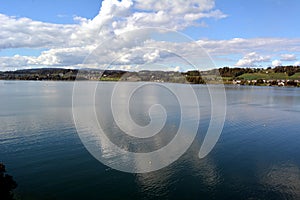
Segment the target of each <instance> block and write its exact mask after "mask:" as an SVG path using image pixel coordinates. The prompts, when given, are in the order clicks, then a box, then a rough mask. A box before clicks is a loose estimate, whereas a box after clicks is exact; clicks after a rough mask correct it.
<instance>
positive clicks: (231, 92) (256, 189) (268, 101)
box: [0, 81, 300, 200]
mask: <svg viewBox="0 0 300 200" xmlns="http://www.w3.org/2000/svg"><path fill="white" fill-rule="evenodd" d="M73 84H74V83H72V82H26V81H0V96H1V101H0V102H1V103H0V122H1V123H0V162H3V163H5V165H6V168H7V171H8V173H9V174H10V175H12V176H13V177H14V179H15V180H16V181H17V183H18V188H17V189H16V190H15V193H16V195H17V196H18V197H19V198H20V199H37V200H40V199H300V131H299V130H300V129H299V128H300V127H299V124H300V89H299V88H278V87H242V86H240V87H239V86H226V95H227V115H226V120H225V124H224V129H223V131H222V135H221V137H220V139H219V141H218V143H217V144H216V146H215V148H214V149H213V150H212V152H211V153H210V154H209V155H208V156H207V157H205V158H204V159H199V158H198V152H199V149H200V146H201V142H202V139H203V134H202V133H203V132H205V130H206V129H207V126H208V119H209V116H210V110H209V109H206V106H205V104H203V105H200V106H203V109H202V111H203V112H201V121H200V128H199V130H198V132H199V133H198V134H197V136H196V139H195V141H194V142H193V144H192V146H191V147H190V148H189V149H188V151H187V152H186V153H185V154H184V155H183V156H181V157H180V158H179V159H178V160H177V161H175V162H174V163H172V164H171V165H169V166H168V167H166V168H163V169H161V170H158V171H155V172H150V173H146V174H130V173H125V172H120V171H117V170H114V169H111V168H109V167H107V166H105V165H103V164H101V163H100V162H99V161H98V160H96V159H95V158H94V157H93V156H92V155H91V154H90V153H89V152H88V151H87V150H86V149H85V147H84V145H83V144H82V142H81V140H80V139H79V136H78V134H77V132H76V128H75V125H74V122H73V115H72V91H73ZM101 84H102V85H101V88H102V89H103V90H104V91H109V90H110V88H111V87H112V84H113V83H101ZM132 84H134V83H132ZM184 87H186V86H184V85H178V88H181V89H184ZM216 87H217V86H216ZM193 88H194V89H195V91H196V93H197V94H199V102H200V101H201V102H203V99H201V98H204V99H205V98H206V97H207V95H205V92H204V91H205V87H204V86H201V85H195V86H193ZM148 89H149V90H151V88H148ZM148 92H149V91H148ZM148 92H147V93H148ZM152 92H153V90H152ZM156 94H159V92H158V93H156ZM201 94H203V95H201ZM101 95H106V93H105V92H100V93H99V94H98V96H97V98H101ZM136 95H137V97H136V98H137V99H139V100H141V99H143V98H142V97H143V96H144V95H145V94H144V93H143V92H140V93H137V94H136ZM159 97H160V98H162V99H163V98H164V96H163V95H159ZM200 99H201V100H200ZM140 102H144V101H136V104H135V103H133V106H132V107H133V109H135V112H133V116H134V115H136V116H135V118H136V119H139V120H140V121H137V123H140V124H142V125H143V124H144V125H145V124H147V116H143V113H145V112H146V109H144V108H145V107H143V106H142V105H140V104H139V103H140ZM204 102H205V101H204ZM165 103H166V110H167V111H168V112H170V113H171V116H170V118H169V121H168V123H169V124H174V126H175V128H176V124H177V122H178V120H179V119H180V118H179V117H178V107H177V106H176V105H177V103H178V102H176V100H174V101H167V102H165ZM173 104H174V105H173ZM200 104H201V103H200ZM207 107H209V106H207ZM139 109H140V112H139ZM134 113H140V114H134ZM106 124H109V122H108V123H106ZM168 130H169V131H168ZM114 131H117V130H115V129H112V136H111V139H112V140H114V141H115V142H116V143H118V141H119V140H118V138H116V137H118V135H116V136H115V135H114V133H115V132H114ZM165 132H166V134H167V135H168V134H169V135H168V136H169V137H172V128H167V129H166V130H165ZM149 142H150V141H149ZM165 143H167V141H164V140H162V144H159V145H164V144H165ZM151 148H152V149H156V148H159V146H155V145H150V147H149V146H148V147H144V148H142V149H139V151H147V150H149V149H151Z"/></svg>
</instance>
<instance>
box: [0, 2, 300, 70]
mask: <svg viewBox="0 0 300 200" xmlns="http://www.w3.org/2000/svg"><path fill="white" fill-rule="evenodd" d="M225 17H227V15H226V14H224V13H223V12H222V11H220V10H218V9H216V8H215V1H214V0H173V1H157V0H147V1H144V0H122V1H118V0H104V1H102V5H101V9H100V11H99V13H98V14H97V15H96V16H95V17H94V18H93V19H87V18H83V17H79V16H76V17H74V20H75V21H76V23H75V24H53V23H45V22H40V21H34V20H32V19H29V18H17V17H14V16H7V15H4V14H0V22H1V23H0V51H1V50H4V51H5V50H6V49H16V50H18V49H19V48H35V49H46V50H44V51H42V52H41V54H40V55H39V56H22V55H15V56H12V57H9V56H5V57H4V56H3V57H0V70H8V69H18V68H35V67H69V68H71V67H72V68H74V67H87V66H84V65H83V64H82V63H83V62H84V60H85V58H86V57H87V56H89V55H90V53H91V52H93V51H95V49H96V51H97V55H98V57H97V58H94V59H90V60H89V61H90V63H86V64H88V67H90V66H94V67H104V66H105V65H107V64H109V63H111V62H112V61H113V62H114V63H115V64H116V65H120V67H123V68H124V69H137V66H139V65H143V64H147V63H151V62H162V63H163V62H164V61H169V62H172V61H174V63H172V64H173V65H172V66H178V63H176V62H175V61H176V58H175V57H174V55H172V54H171V53H169V52H176V53H178V54H179V55H182V56H185V57H188V58H192V59H193V61H195V62H196V63H197V60H201V59H202V58H203V57H208V54H209V55H211V56H212V58H213V59H215V60H222V59H223V60H232V58H231V56H232V55H234V56H235V57H236V56H237V55H238V56H240V55H241V54H242V55H244V57H243V58H241V59H240V60H238V61H237V62H236V66H241V67H256V66H259V65H260V64H261V63H264V62H270V61H271V59H272V60H274V59H276V60H280V61H296V59H297V58H296V55H295V54H294V53H290V52H300V45H299V44H300V39H285V38H250V39H246V38H233V39H229V40H198V41H190V40H186V41H176V40H175V41H174V40H173V41H172V40H169V39H172V37H168V36H167V37H164V38H163V39H162V38H155V36H156V37H157V35H155V34H157V33H153V32H151V31H150V29H148V27H161V28H162V30H161V32H159V34H160V36H163V34H164V32H166V29H171V30H173V31H182V30H184V29H185V28H187V27H191V26H201V25H203V23H205V22H204V20H205V19H207V18H213V19H221V18H225ZM143 28H144V29H143ZM133 30H138V31H133ZM153 35H154V37H153ZM99 45H100V46H101V48H97V47H98V46H99ZM282 51H286V52H287V54H281V52H282ZM257 52H259V53H260V54H261V55H259V54H258V53H257ZM269 52H272V55H269V54H270V53H269ZM207 53H208V54H207ZM274 56H276V57H275V58H274ZM202 64H203V65H207V66H206V67H213V66H212V64H211V63H208V64H207V63H202ZM129 65H133V67H129ZM177 69H180V70H181V68H176V70H177Z"/></svg>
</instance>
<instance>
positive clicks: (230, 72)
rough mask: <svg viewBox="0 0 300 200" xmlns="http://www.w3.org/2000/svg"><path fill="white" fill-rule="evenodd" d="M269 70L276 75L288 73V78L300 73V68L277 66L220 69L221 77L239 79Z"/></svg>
mask: <svg viewBox="0 0 300 200" xmlns="http://www.w3.org/2000/svg"><path fill="white" fill-rule="evenodd" d="M267 70H271V71H272V72H274V73H286V74H287V75H288V76H292V75H294V74H295V73H298V72H300V66H277V67H274V68H271V67H268V68H267V69H263V68H230V67H223V68H219V73H220V76H222V77H233V78H234V77H238V76H241V75H243V74H246V73H249V74H252V73H260V72H264V71H267Z"/></svg>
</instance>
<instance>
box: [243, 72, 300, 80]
mask: <svg viewBox="0 0 300 200" xmlns="http://www.w3.org/2000/svg"><path fill="white" fill-rule="evenodd" d="M294 76H295V77H294ZM294 76H291V77H289V76H288V75H287V74H285V73H268V74H267V73H251V74H250V73H247V74H243V75H241V76H239V78H241V79H245V80H258V79H265V80H271V79H273V80H278V79H280V80H281V79H283V80H285V79H298V77H299V73H298V75H296V74H295V75H294Z"/></svg>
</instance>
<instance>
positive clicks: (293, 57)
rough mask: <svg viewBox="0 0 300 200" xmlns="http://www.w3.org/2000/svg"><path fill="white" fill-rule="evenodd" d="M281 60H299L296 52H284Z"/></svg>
mask: <svg viewBox="0 0 300 200" xmlns="http://www.w3.org/2000/svg"><path fill="white" fill-rule="evenodd" d="M280 60H281V61H295V60H297V57H296V55H295V54H282V55H281V59H280Z"/></svg>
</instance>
